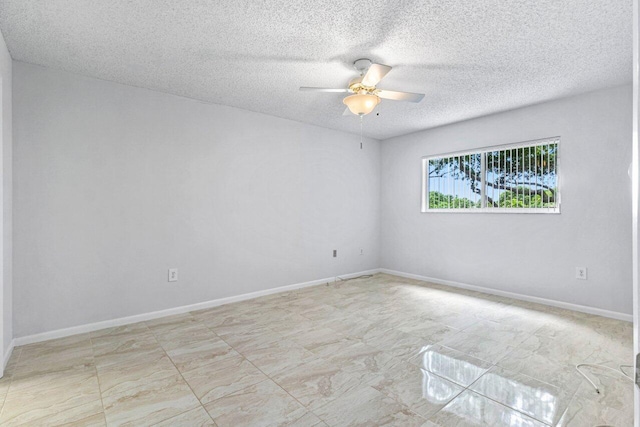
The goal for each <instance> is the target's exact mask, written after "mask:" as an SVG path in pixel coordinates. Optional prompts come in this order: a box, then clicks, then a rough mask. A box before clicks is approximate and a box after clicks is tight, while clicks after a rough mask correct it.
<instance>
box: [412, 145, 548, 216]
mask: <svg viewBox="0 0 640 427" xmlns="http://www.w3.org/2000/svg"><path fill="white" fill-rule="evenodd" d="M559 144H560V138H550V139H544V140H539V141H533V142H531V141H529V142H523V143H518V144H510V145H502V146H497V147H488V148H483V149H479V150H474V151H472V152H464V153H451V154H442V155H438V156H428V157H424V158H423V159H422V212H518V213H559V212H560V193H559V191H558V147H559Z"/></svg>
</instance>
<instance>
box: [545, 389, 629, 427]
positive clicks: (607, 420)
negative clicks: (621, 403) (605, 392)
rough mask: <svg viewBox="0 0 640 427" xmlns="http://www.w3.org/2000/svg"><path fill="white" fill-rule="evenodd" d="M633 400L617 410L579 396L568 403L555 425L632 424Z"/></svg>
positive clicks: (625, 425) (622, 426)
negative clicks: (622, 408)
mask: <svg viewBox="0 0 640 427" xmlns="http://www.w3.org/2000/svg"><path fill="white" fill-rule="evenodd" d="M633 425H634V424H633V402H629V404H628V405H627V407H626V408H625V409H624V410H622V411H621V410H618V409H614V408H611V407H609V406H605V405H602V404H600V403H598V402H594V401H592V400H589V399H584V398H582V397H579V396H574V398H573V399H572V400H571V402H570V403H569V407H568V408H567V410H566V411H565V412H564V414H563V415H562V418H561V419H560V421H559V422H558V424H557V425H556V427H584V426H616V427H627V426H628V427H631V426H633Z"/></svg>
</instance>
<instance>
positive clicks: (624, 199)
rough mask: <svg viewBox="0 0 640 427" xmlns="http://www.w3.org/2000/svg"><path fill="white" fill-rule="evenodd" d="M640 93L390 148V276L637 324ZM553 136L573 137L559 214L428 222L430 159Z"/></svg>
mask: <svg viewBox="0 0 640 427" xmlns="http://www.w3.org/2000/svg"><path fill="white" fill-rule="evenodd" d="M631 94H632V89H631V86H624V87H618V88H613V89H608V90H602V91H598V92H593V93H589V94H585V95H581V96H577V97H573V98H567V99H561V100H556V101H552V102H548V103H544V104H540V105H535V106H531V107H526V108H522V109H518V110H512V111H508V112H505V113H500V114H495V115H491V116H487V117H482V118H478V119H474V120H469V121H465V122H460V123H457V124H453V125H449V126H444V127H440V128H434V129H431V130H427V131H423V132H418V133H414V134H410V135H405V136H401V137H397V138H392V139H389V140H385V141H383V142H382V144H381V147H382V148H381V155H382V181H381V182H382V184H381V185H382V188H381V255H380V256H381V267H383V268H388V269H392V270H397V271H402V272H405V273H412V274H417V275H421V276H427V277H433V278H436V279H442V280H451V281H457V282H461V283H465V284H470V285H476V286H483V287H487V288H493V289H496V290H499V291H507V292H515V293H520V294H525V295H528V296H534V297H541V298H548V299H552V300H556V301H562V302H568V303H572V304H579V305H586V306H591V307H596V308H601V309H605V310H611V311H615V312H620V313H625V314H630V313H631V312H632V287H631V271H632V270H631V211H630V209H629V206H630V204H631V183H630V179H629V176H628V175H627V171H628V167H629V164H630V162H631V128H632V123H631V117H632V114H631V111H632V109H631V106H632V97H631ZM426 102H428V100H427V101H426ZM551 136H561V137H562V140H561V147H560V154H559V155H560V168H561V170H560V180H561V181H560V183H561V184H560V185H561V197H562V206H561V210H562V213H561V214H560V215H542V214H531V215H527V214H519V215H516V214H463V213H455V214H451V213H421V212H420V192H421V157H422V156H425V155H430V154H438V153H447V152H451V151H458V150H464V149H469V148H476V147H485V146H491V145H497V144H506V143H511V142H518V141H527V140H532V139H539V138H544V137H551ZM576 266H586V267H587V268H588V280H587V281H581V280H576V279H575V267H576Z"/></svg>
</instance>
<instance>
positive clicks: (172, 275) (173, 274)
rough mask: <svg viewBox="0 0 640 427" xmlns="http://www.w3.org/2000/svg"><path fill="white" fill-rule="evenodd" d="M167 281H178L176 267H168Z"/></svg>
mask: <svg viewBox="0 0 640 427" xmlns="http://www.w3.org/2000/svg"><path fill="white" fill-rule="evenodd" d="M169 281H170V282H177V281H178V269H177V268H170V269H169Z"/></svg>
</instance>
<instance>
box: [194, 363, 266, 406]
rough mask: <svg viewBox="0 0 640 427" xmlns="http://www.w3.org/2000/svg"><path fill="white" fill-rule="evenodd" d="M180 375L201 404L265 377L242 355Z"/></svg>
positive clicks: (262, 379)
mask: <svg viewBox="0 0 640 427" xmlns="http://www.w3.org/2000/svg"><path fill="white" fill-rule="evenodd" d="M182 375H183V376H184V379H185V380H186V381H187V383H189V386H191V388H192V389H193V392H194V393H195V394H196V396H197V397H198V399H200V401H201V402H202V404H207V403H209V402H211V401H213V400H216V399H219V398H221V397H224V396H226V395H228V394H231V393H234V392H236V391H238V390H242V389H244V388H246V387H248V386H251V385H253V384H256V383H259V382H261V381H264V380H265V379H267V376H266V375H265V374H264V373H262V372H261V371H260V370H259V369H258V368H256V367H255V366H254V365H253V364H252V363H251V362H249V361H248V360H247V359H245V358H244V357H242V356H233V357H229V358H226V359H223V360H220V361H217V362H214V363H212V364H209V365H206V366H203V367H201V368H197V369H193V370H191V371H188V372H183V373H182Z"/></svg>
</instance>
